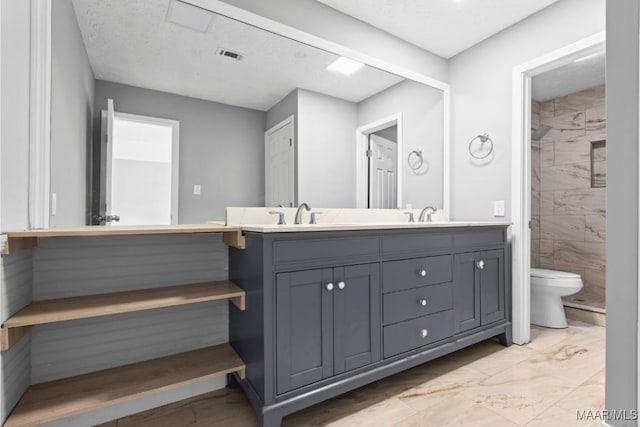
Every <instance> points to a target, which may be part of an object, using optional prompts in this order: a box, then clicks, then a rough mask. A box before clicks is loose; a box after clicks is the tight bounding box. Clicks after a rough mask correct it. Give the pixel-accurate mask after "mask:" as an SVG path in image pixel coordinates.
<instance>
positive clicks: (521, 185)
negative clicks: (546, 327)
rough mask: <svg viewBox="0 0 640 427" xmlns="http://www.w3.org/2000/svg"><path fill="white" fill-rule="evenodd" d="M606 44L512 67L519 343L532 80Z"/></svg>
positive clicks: (526, 270) (523, 330)
mask: <svg viewBox="0 0 640 427" xmlns="http://www.w3.org/2000/svg"><path fill="white" fill-rule="evenodd" d="M604 43H605V34H604V33H599V34H596V35H594V36H591V37H588V38H586V39H583V40H581V41H579V42H576V43H573V44H571V45H569V46H566V47H564V48H561V49H558V50H556V51H554V52H551V53H549V54H547V55H544V56H542V57H539V58H536V59H534V60H532V61H529V62H527V63H524V64H521V65H519V66H517V67H514V68H513V73H512V94H513V99H512V101H513V102H512V105H513V115H512V140H513V141H514V144H513V150H512V162H511V171H512V173H511V188H512V195H511V209H512V210H511V211H512V227H511V247H512V260H513V263H512V264H513V265H512V272H513V277H512V279H513V284H512V289H513V315H512V317H513V342H514V343H516V344H525V343H527V342H529V341H530V333H531V331H530V318H531V316H530V309H531V281H530V269H531V229H530V225H531V197H532V194H531V137H532V132H531V130H532V122H531V117H532V115H531V108H532V104H531V99H532V97H531V80H532V78H533V77H534V76H536V75H539V74H542V73H544V72H545V71H549V70H552V69H554V68H558V67H560V66H562V65H566V64H569V63H571V62H573V61H575V60H579V59H580V58H583V57H585V56H587V55H589V54H592V53H594V52H598V51H600V50H601V49H602V47H603V46H604Z"/></svg>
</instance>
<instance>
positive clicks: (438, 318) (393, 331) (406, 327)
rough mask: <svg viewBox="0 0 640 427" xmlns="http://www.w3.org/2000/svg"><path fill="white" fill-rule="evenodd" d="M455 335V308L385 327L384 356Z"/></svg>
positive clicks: (393, 354)
mask: <svg viewBox="0 0 640 427" xmlns="http://www.w3.org/2000/svg"><path fill="white" fill-rule="evenodd" d="M451 336H453V310H447V311H441V312H440V313H435V314H430V315H428V316H423V317H418V318H417V319H412V320H407V321H404V322H400V323H396V324H394V325H389V326H385V327H384V344H383V348H384V357H385V358H387V357H391V356H395V355H396V354H400V353H404V352H405V351H409V350H413V349H416V348H418V347H422V346H424V345H427V344H431V343H433V342H436V341H440V340H443V339H445V338H449V337H451Z"/></svg>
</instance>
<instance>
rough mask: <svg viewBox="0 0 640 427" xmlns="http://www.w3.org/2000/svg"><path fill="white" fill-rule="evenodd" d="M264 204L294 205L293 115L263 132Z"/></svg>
mask: <svg viewBox="0 0 640 427" xmlns="http://www.w3.org/2000/svg"><path fill="white" fill-rule="evenodd" d="M265 145H266V146H265V202H266V206H277V205H282V206H284V207H291V206H294V174H293V168H294V160H293V159H294V156H293V116H291V117H289V118H288V119H286V120H285V121H283V122H282V123H279V124H277V125H276V126H274V127H272V128H271V129H269V130H268V131H267V132H265Z"/></svg>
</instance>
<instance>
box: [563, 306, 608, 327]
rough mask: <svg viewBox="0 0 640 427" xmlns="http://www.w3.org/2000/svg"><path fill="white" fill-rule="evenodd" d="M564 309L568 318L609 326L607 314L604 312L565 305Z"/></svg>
mask: <svg viewBox="0 0 640 427" xmlns="http://www.w3.org/2000/svg"><path fill="white" fill-rule="evenodd" d="M564 311H565V313H566V314H567V319H570V320H578V321H580V322H584V323H590V324H592V325H596V326H602V327H606V326H607V316H606V315H605V314H603V313H596V312H594V311H589V310H582V309H579V308H575V307H568V306H565V307H564Z"/></svg>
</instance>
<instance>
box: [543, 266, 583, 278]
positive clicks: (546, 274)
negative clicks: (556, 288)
mask: <svg viewBox="0 0 640 427" xmlns="http://www.w3.org/2000/svg"><path fill="white" fill-rule="evenodd" d="M531 276H532V277H542V278H545V279H579V278H580V275H579V274H575V273H569V272H567V271H557V270H547V269H544V268H532V269H531Z"/></svg>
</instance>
